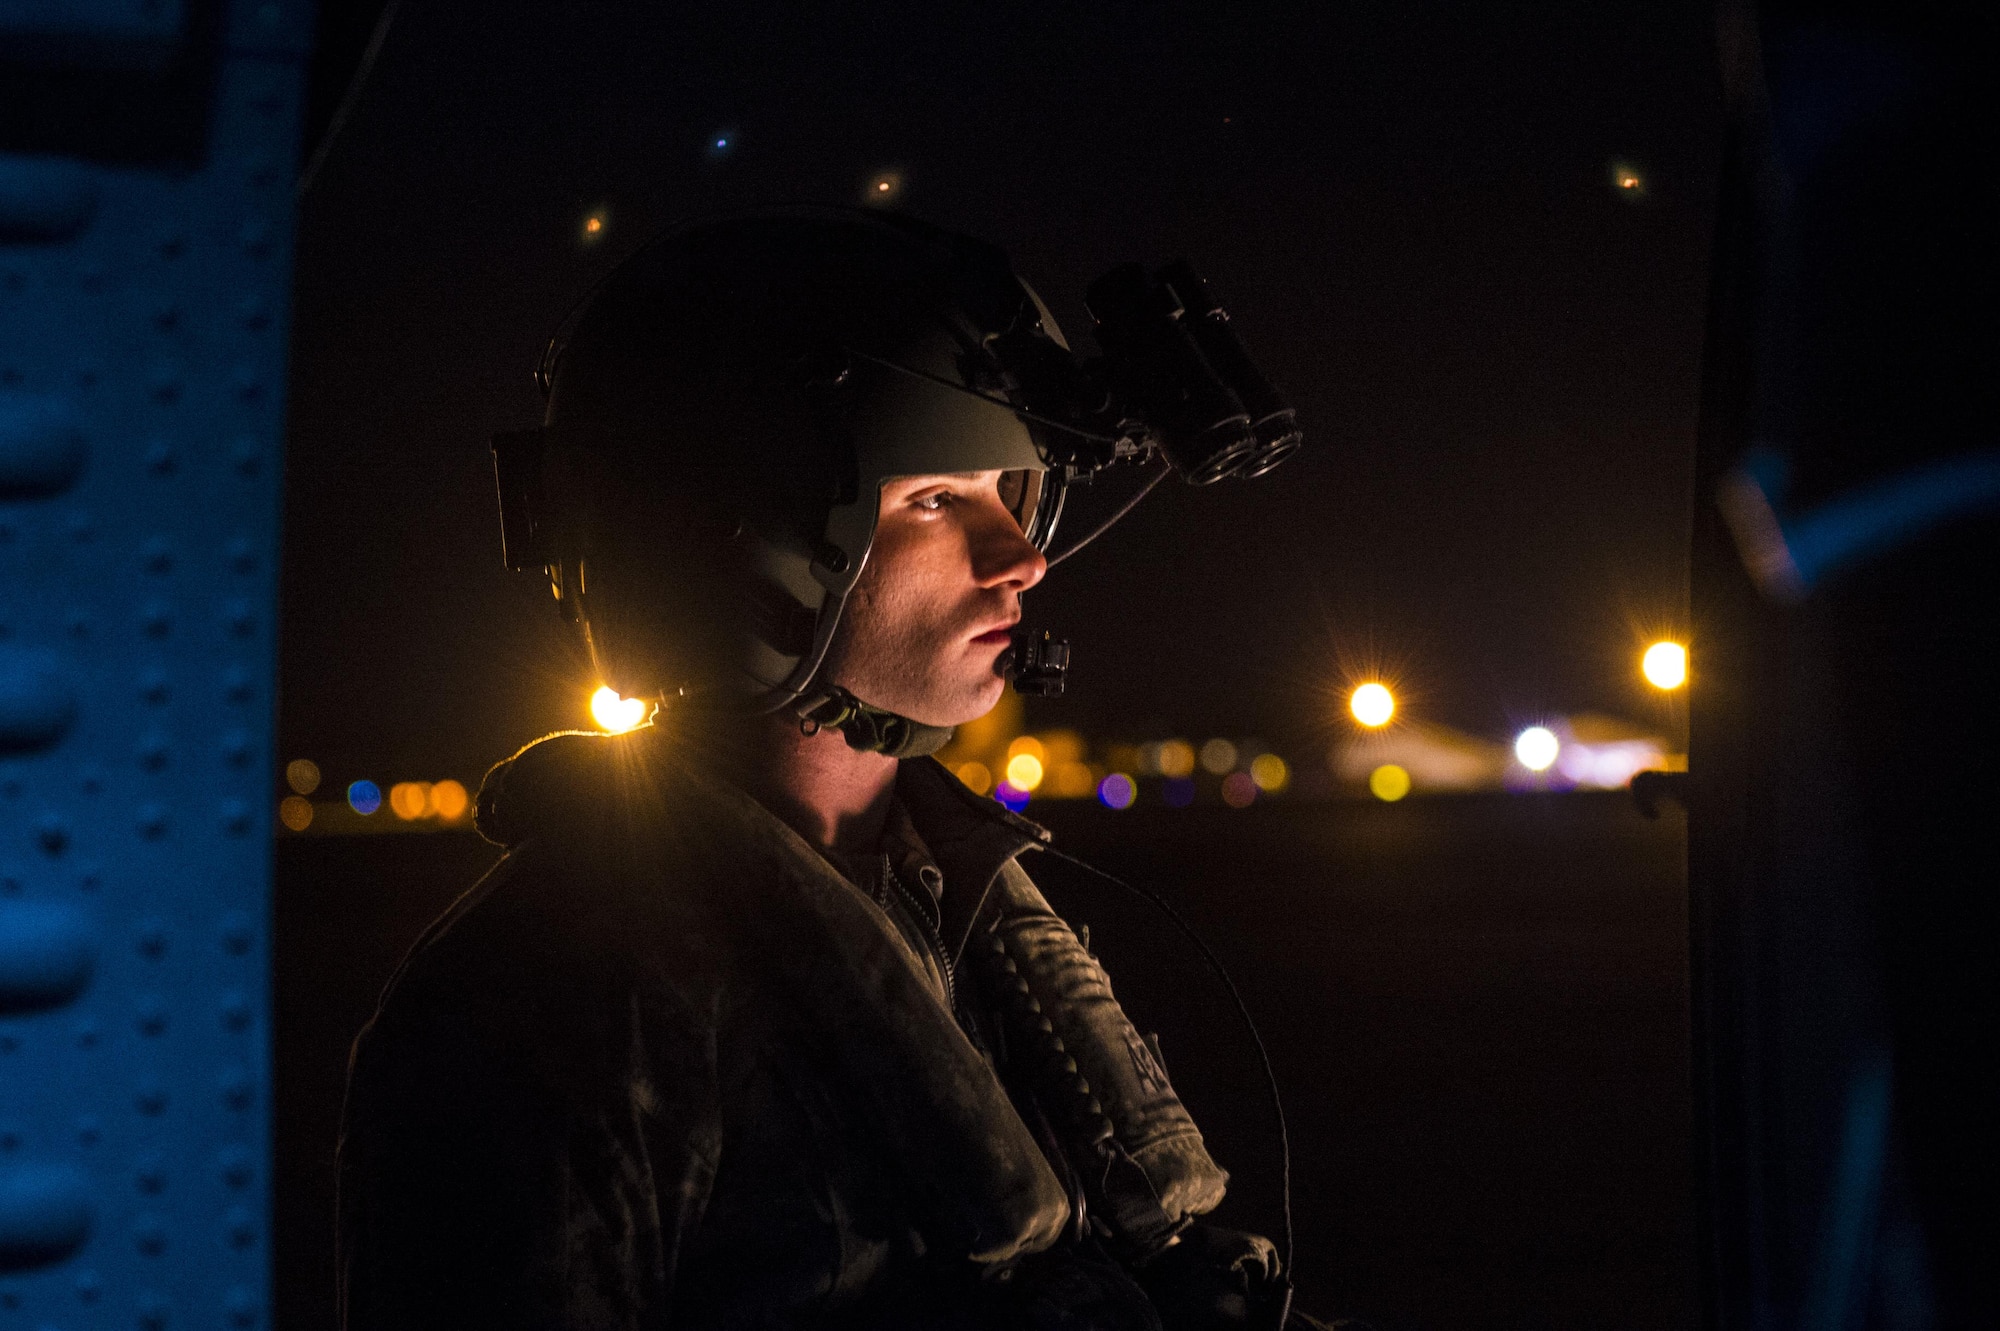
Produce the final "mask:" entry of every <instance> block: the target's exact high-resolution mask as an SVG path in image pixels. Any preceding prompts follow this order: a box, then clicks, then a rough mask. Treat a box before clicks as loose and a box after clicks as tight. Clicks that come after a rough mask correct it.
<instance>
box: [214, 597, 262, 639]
mask: <svg viewBox="0 0 2000 1331" xmlns="http://www.w3.org/2000/svg"><path fill="white" fill-rule="evenodd" d="M222 618H223V622H224V623H226V624H228V625H229V632H230V635H231V636H232V637H237V638H247V637H249V636H250V635H251V634H252V633H254V632H255V631H256V629H257V614H256V612H255V611H253V610H252V609H251V608H250V603H249V602H248V601H244V600H237V599H231V600H228V601H224V602H223V603H222Z"/></svg>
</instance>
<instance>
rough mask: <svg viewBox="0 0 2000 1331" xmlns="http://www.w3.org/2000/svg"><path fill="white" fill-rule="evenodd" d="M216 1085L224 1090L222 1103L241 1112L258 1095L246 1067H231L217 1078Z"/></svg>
mask: <svg viewBox="0 0 2000 1331" xmlns="http://www.w3.org/2000/svg"><path fill="white" fill-rule="evenodd" d="M216 1086H217V1088H218V1089H219V1090H220V1091H221V1092H222V1103H223V1104H225V1105H227V1106H228V1107H229V1108H231V1109H234V1110H237V1111H239V1112H240V1111H242V1110H245V1109H248V1108H249V1107H250V1104H251V1101H252V1100H253V1099H255V1097H256V1087H255V1085H254V1083H253V1082H252V1081H251V1080H250V1073H249V1071H248V1069H245V1068H230V1069H229V1070H228V1071H226V1072H224V1073H223V1074H222V1076H220V1077H219V1078H217V1079H216Z"/></svg>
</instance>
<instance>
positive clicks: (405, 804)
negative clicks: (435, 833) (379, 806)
mask: <svg viewBox="0 0 2000 1331" xmlns="http://www.w3.org/2000/svg"><path fill="white" fill-rule="evenodd" d="M389 807H390V808H391V809H393V810H394V811H395V813H396V816H397V817H398V818H401V819H402V820H403V821H404V822H406V823H409V822H415V821H416V820H417V819H419V818H421V817H423V816H424V815H425V814H427V813H429V812H430V811H431V783H430V782H428V781H398V782H397V783H396V784H395V785H393V786H391V787H389Z"/></svg>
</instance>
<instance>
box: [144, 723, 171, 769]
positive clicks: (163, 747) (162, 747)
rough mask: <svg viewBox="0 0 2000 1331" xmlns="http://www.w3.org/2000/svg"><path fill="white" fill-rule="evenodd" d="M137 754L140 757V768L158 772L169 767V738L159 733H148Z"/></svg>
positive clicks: (155, 731)
mask: <svg viewBox="0 0 2000 1331" xmlns="http://www.w3.org/2000/svg"><path fill="white" fill-rule="evenodd" d="M136 752H137V753H138V756H139V766H141V767H143V768H145V769H146V770H147V771H148V772H157V771H160V770H161V769H162V768H164V767H165V766H166V765H167V757H168V755H169V753H170V752H171V749H170V747H169V746H168V743H167V737H166V736H165V735H163V734H161V733H160V732H159V731H157V730H154V731H150V732H148V733H147V734H146V735H145V736H144V737H143V738H141V739H140V741H139V746H138V748H137V750H136Z"/></svg>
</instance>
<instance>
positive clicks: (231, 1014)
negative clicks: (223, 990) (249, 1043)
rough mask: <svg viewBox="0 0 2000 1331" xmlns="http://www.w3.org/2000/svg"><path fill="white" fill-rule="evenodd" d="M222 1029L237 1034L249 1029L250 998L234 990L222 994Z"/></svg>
mask: <svg viewBox="0 0 2000 1331" xmlns="http://www.w3.org/2000/svg"><path fill="white" fill-rule="evenodd" d="M222 1029H224V1030H226V1031H234V1032H237V1033H239V1034H240V1033H241V1032H243V1031H247V1030H249V1029H250V1000H249V999H248V998H246V997H245V996H244V995H242V994H241V993H238V992H236V991H234V990H231V991H230V992H229V993H227V994H224V995H223V996H222Z"/></svg>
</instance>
